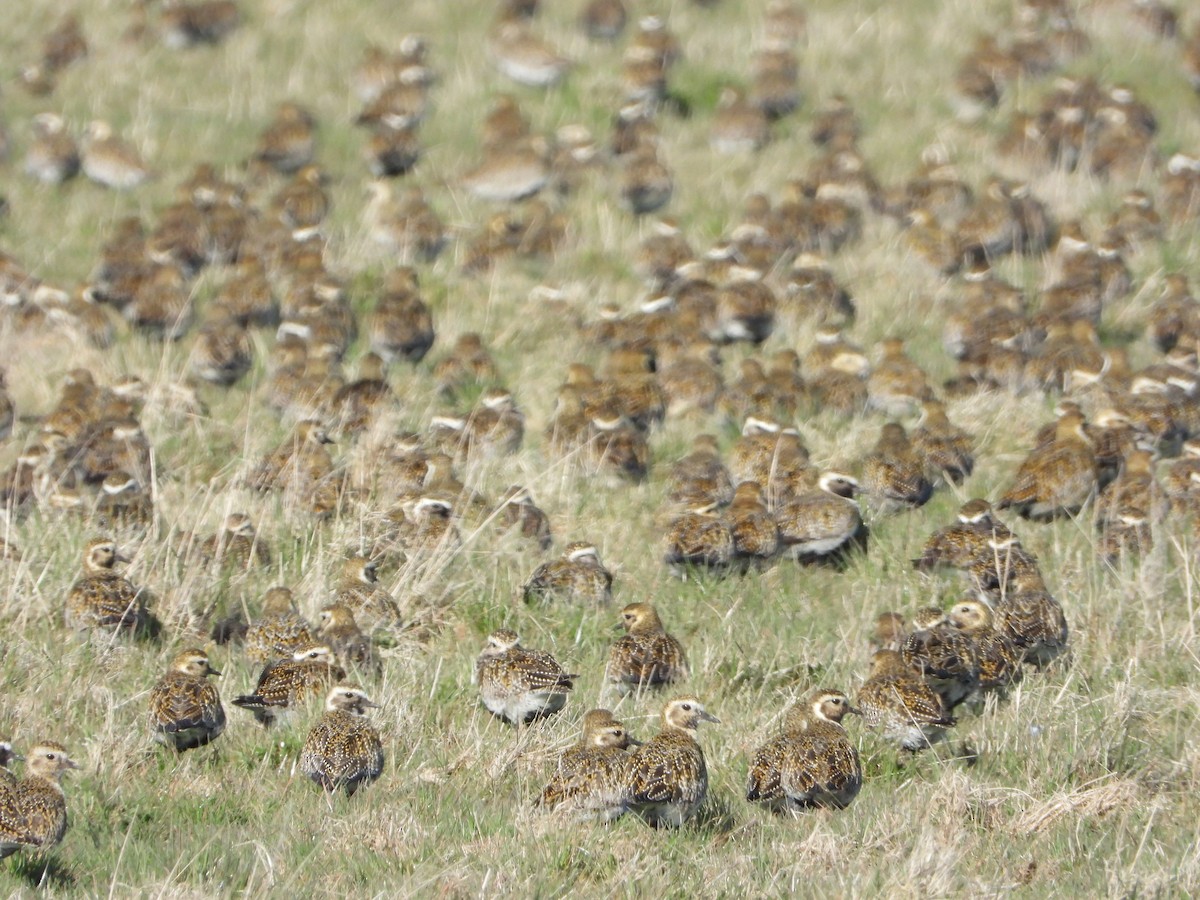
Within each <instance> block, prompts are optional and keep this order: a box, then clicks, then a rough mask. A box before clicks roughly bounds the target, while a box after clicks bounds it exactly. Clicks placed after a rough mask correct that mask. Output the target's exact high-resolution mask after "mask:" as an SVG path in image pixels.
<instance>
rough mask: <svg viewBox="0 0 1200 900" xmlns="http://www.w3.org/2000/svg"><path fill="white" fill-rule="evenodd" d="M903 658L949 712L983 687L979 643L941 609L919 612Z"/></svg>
mask: <svg viewBox="0 0 1200 900" xmlns="http://www.w3.org/2000/svg"><path fill="white" fill-rule="evenodd" d="M900 655H901V657H902V658H903V660H904V664H905V665H906V666H908V667H909V668H910V669H912V670H913V671H914V672H916V673H917V674H918V675H920V676H921V677H922V678H924V679H925V683H926V684H928V685H929V686H930V687H931V688H933V689H934V690H935V691H936V692H937V694H938V696H940V697H941V698H942V703H943V705H944V706H945V708H946V709H947V711H952V710H953V709H954V707H955V706H957V705H958V704H959V703H961V702H962V701H963V700H965V699H966V698H967V697H968V696H969V695H970V694H971V693H972V692H974V691H975V690H976V688H978V686H979V684H978V683H979V660H978V659H977V656H976V645H975V642H974V641H973V640H972V639H971V638H970V637H968V636H967V635H966V634H964V633H963V632H962V631H960V630H959V629H958V628H955V627H954V626H953V625H951V624H950V623H949V622H948V621H947V618H946V614H945V613H944V612H942V610H940V609H938V608H937V607H929V608H928V609H921V610H918V611H917V612H916V614H915V615H914V616H913V621H912V628H911V630H910V632H909V635H908V637H906V638H905V639H904V643H903V644H902V645H901V646H900Z"/></svg>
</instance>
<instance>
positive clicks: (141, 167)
mask: <svg viewBox="0 0 1200 900" xmlns="http://www.w3.org/2000/svg"><path fill="white" fill-rule="evenodd" d="M80 161H81V163H82V165H83V174H84V175H86V176H87V177H88V178H89V179H91V180H92V181H94V182H95V183H96V184H99V185H101V186H103V187H107V188H113V189H114V190H118V191H124V190H129V189H130V188H135V187H137V186H138V185H140V184H143V183H145V182H146V181H148V180H150V178H151V172H150V167H149V166H147V165H146V163H145V162H143V161H142V157H141V155H140V154H139V153H138V152H137V151H136V150H134V149H133V147H132V146H130V145H129V144H127V143H126V142H125V141H123V140H121V139H120V138H118V137H117V136H116V135H114V134H113V130H112V126H110V125H109V124H108V123H107V122H100V121H96V122H92V123H91V124H89V125H88V127H87V133H86V134H85V135H84V138H83V146H82V148H81V151H80Z"/></svg>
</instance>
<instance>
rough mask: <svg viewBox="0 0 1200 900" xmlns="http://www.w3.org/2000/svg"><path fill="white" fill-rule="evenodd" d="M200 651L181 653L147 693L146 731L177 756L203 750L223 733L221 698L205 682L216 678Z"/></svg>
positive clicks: (206, 656)
mask: <svg viewBox="0 0 1200 900" xmlns="http://www.w3.org/2000/svg"><path fill="white" fill-rule="evenodd" d="M220 674H221V673H220V672H218V671H217V670H216V669H214V668H213V667H212V664H211V663H210V662H209V659H208V654H207V653H205V652H204V651H203V650H196V649H191V650H184V651H183V652H182V653H180V654H178V655H177V656H176V657H175V659H174V660H172V662H171V668H170V669H169V670H168V671H167V674H166V675H164V676H163V677H162V678H161V679H159V681H158V683H157V684H156V685H154V687H153V688H151V689H150V728H151V730H152V731H153V732H154V739H155V740H156V741H158V742H159V743H160V744H165V745H166V746H168V747H173V748H174V749H175V750H178V751H180V752H182V751H184V750H191V749H193V748H194V747H203V746H204V745H205V744H207V743H209V742H211V741H214V740H216V739H217V737H218V736H219V735H220V734H221V732H222V731H224V730H225V708H224V707H223V706H222V705H221V695H220V694H218V693H217V689H216V688H215V687H213V686H212V684H211V683H210V682H209V680H208V677H207V676H209V675H218V676H219V675H220Z"/></svg>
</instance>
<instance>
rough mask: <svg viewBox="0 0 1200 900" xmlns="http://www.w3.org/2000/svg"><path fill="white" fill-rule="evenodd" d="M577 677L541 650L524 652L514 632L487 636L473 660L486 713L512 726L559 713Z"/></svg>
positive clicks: (505, 629)
mask: <svg viewBox="0 0 1200 900" xmlns="http://www.w3.org/2000/svg"><path fill="white" fill-rule="evenodd" d="M578 677H579V676H578V675H572V674H569V673H567V672H566V671H564V670H563V668H562V666H560V665H559V664H558V662H557V661H556V660H555V659H554V657H553V656H551V655H550V654H549V653H545V652H543V651H541V650H526V649H525V648H524V647H522V646H521V642H520V639H519V638H518V637H517V633H516V632H515V631H511V630H509V629H507V628H501V629H498V630H496V631H493V632H492V633H491V634H490V635H488V639H487V643H486V644H485V645H484V647H483V650H482V651H481V652H480V654H479V657H478V658H477V659H476V661H475V683H476V684H478V685H479V697H480V700H481V701H482V702H483V705H484V706H485V707H487V709H488V711H489V712H490V713H492V714H493V715H495V716H498V717H499V718H501V719H504V720H505V721H507V722H511V723H512V724H514V725H522V724H525V723H526V722H530V721H532V720H534V719H537V718H540V717H542V716H548V715H551V714H552V713H556V712H558V711H559V710H560V709H562V708H563V706H564V705H565V704H566V702H567V694H568V693H570V691H571V688H572V687H574V682H575V679H576V678H578Z"/></svg>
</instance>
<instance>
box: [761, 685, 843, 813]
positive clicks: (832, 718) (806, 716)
mask: <svg viewBox="0 0 1200 900" xmlns="http://www.w3.org/2000/svg"><path fill="white" fill-rule="evenodd" d="M857 712H858V710H857V709H855V708H854V707H853V706H851V705H850V698H849V697H847V696H846V695H845V694H843V693H842V692H841V691H831V690H828V689H824V688H819V689H817V690H814V691H811V692H810V693H809V694H808V695H807V696H806V697H804V699H802V700H801V701H800V702H799V703H797V704H796V705H795V706H793V707H792V708H791V709H789V710H788V712H787V715H786V716H785V718H784V723H783V733H782V734H781V735H779V736H778V737H776V738H774V739H773V740H770V741H768V742H767V743H766V744H764V745H763V746H761V747H759V748H758V749H757V750H756V751H755V752H754V756H753V758H752V760H751V762H750V774H749V777H748V778H747V781H746V799H747V800H749V801H750V802H752V803H763V804H765V805H766V806H767V807H768V808H769V809H771V810H773V811H775V812H790V813H797V812H801V811H803V810H805V809H811V808H813V807H826V808H834V809H844V808H845V807H846V806H848V805H849V804H850V802H851V801H852V800H853V799H854V798H855V797H857V796H858V792H859V789H860V788H861V787H862V764H861V763H860V762H859V760H858V750H857V749H855V747H854V744H852V743H851V742H850V738H849V736H848V735H847V734H846V729H845V728H844V727H843V726H842V719H843V718H844V717H845V716H846V714H847V713H857Z"/></svg>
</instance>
